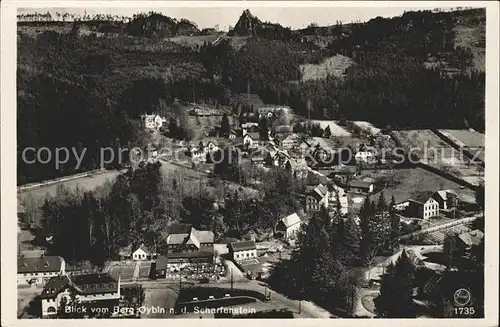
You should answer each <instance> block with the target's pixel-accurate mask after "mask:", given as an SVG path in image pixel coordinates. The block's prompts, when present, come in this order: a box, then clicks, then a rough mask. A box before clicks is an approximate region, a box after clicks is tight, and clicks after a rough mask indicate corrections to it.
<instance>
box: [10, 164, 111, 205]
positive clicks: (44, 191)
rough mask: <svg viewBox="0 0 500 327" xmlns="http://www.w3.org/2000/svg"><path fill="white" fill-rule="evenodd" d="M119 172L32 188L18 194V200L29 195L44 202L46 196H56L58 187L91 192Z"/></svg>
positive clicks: (108, 172)
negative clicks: (78, 188)
mask: <svg viewBox="0 0 500 327" xmlns="http://www.w3.org/2000/svg"><path fill="white" fill-rule="evenodd" d="M119 173H120V172H119V171H116V170H112V171H106V172H104V173H102V174H96V175H93V176H89V177H83V178H78V179H74V180H70V181H65V182H60V183H57V184H52V185H47V186H42V187H39V188H34V189H31V190H28V191H25V192H22V193H19V194H18V199H21V200H22V199H24V198H25V197H26V196H27V195H28V194H31V195H32V196H33V197H34V198H35V199H40V200H44V199H45V198H46V196H47V195H48V194H50V195H51V196H55V195H56V190H57V186H58V185H63V186H65V187H68V188H70V189H75V188H76V187H77V186H78V187H80V188H82V189H85V190H92V189H95V188H96V187H97V186H100V185H102V184H104V182H106V180H109V181H112V180H113V179H114V178H115V177H116V176H118V174H119Z"/></svg>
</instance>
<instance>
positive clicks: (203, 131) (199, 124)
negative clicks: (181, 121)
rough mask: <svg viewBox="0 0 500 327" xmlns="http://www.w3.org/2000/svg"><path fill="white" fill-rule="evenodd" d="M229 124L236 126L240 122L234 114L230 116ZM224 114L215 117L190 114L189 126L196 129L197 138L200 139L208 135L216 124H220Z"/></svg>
mask: <svg viewBox="0 0 500 327" xmlns="http://www.w3.org/2000/svg"><path fill="white" fill-rule="evenodd" d="M228 119H229V124H231V126H232V127H233V128H234V127H236V126H238V124H239V122H238V120H237V119H234V118H233V117H232V116H228ZM221 120H222V116H213V117H195V116H189V127H191V129H192V130H193V131H195V139H200V138H203V137H206V136H208V133H209V132H210V131H211V130H213V129H214V126H217V125H218V126H220V123H221Z"/></svg>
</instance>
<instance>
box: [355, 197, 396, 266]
mask: <svg viewBox="0 0 500 327" xmlns="http://www.w3.org/2000/svg"><path fill="white" fill-rule="evenodd" d="M394 201H395V200H394V196H393V197H392V198H391V202H390V204H387V202H386V200H385V197H384V193H383V192H382V193H380V197H379V199H378V202H375V201H371V200H370V198H369V197H367V198H366V199H365V202H364V203H363V206H362V207H361V210H360V221H361V223H360V227H361V233H362V239H363V241H362V242H361V249H360V256H361V257H362V259H363V261H364V262H370V261H371V260H372V259H373V258H374V257H375V256H376V255H377V254H380V253H384V252H387V251H389V252H392V251H394V250H396V249H397V247H398V245H399V242H398V236H399V228H400V226H399V218H398V216H397V215H396V212H395V210H394V208H393V206H394V204H395V203H394Z"/></svg>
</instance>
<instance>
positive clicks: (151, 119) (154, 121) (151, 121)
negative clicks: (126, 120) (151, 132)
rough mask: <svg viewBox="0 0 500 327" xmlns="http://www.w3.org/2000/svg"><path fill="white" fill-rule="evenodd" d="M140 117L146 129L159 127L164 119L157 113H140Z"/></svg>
mask: <svg viewBox="0 0 500 327" xmlns="http://www.w3.org/2000/svg"><path fill="white" fill-rule="evenodd" d="M141 118H142V121H143V125H144V128H146V129H160V128H161V127H162V126H163V123H164V121H165V119H164V118H162V117H161V116H159V115H157V114H152V115H142V117H141Z"/></svg>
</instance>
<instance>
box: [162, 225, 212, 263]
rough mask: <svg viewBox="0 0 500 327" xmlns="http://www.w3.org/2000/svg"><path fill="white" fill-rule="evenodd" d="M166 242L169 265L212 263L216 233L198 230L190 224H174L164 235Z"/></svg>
mask: <svg viewBox="0 0 500 327" xmlns="http://www.w3.org/2000/svg"><path fill="white" fill-rule="evenodd" d="M162 237H163V239H164V242H165V243H166V251H164V252H166V253H162V255H165V256H166V257H167V266H168V267H170V266H177V265H179V264H182V263H195V262H207V263H212V262H213V257H214V234H213V233H212V232H211V231H206V230H205V231H204V230H197V229H196V228H194V227H193V226H192V225H190V224H182V223H179V224H173V225H171V226H170V227H169V229H168V231H167V232H166V233H165V234H164V235H162Z"/></svg>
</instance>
